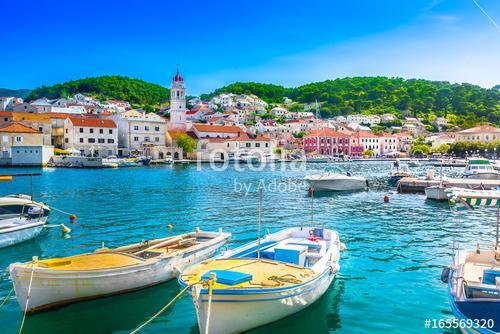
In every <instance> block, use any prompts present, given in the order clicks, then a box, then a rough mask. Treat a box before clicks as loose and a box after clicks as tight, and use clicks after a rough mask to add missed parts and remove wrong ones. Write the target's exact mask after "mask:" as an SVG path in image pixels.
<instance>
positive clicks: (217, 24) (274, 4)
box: [0, 0, 500, 94]
mask: <svg viewBox="0 0 500 334" xmlns="http://www.w3.org/2000/svg"><path fill="white" fill-rule="evenodd" d="M475 1H476V2H477V3H478V4H479V5H480V6H481V7H482V8H483V9H484V10H485V11H486V13H488V15H489V16H490V17H491V18H492V19H493V20H494V21H496V22H497V23H500V1H499V0H475ZM1 21H2V25H1V27H2V28H1V31H2V36H3V39H2V40H3V50H2V52H1V53H0V87H5V88H34V87H37V86H39V85H42V84H44V85H50V84H53V83H58V82H63V81H67V80H71V79H78V78H83V77H89V76H99V75H108V74H109V75H111V74H117V75H127V76H131V77H136V78H140V79H143V80H147V81H151V82H155V83H158V84H161V85H165V86H169V85H170V79H171V76H172V75H173V73H174V72H175V67H176V64H180V69H181V72H182V73H183V74H184V76H185V78H186V83H187V86H188V91H189V92H188V93H190V94H199V93H203V92H209V91H211V90H213V89H215V88H217V87H220V86H222V85H225V84H229V83H231V82H234V81H260V82H267V83H276V84H282V85H285V86H297V85H300V84H304V83H308V82H313V81H319V80H325V79H334V78H338V77H345V76H357V75H385V76H402V77H405V78H424V79H432V80H448V81H451V82H470V83H474V84H478V85H481V86H484V87H492V86H494V85H495V84H499V83H500V28H498V26H495V24H494V23H493V22H491V21H490V19H489V18H488V17H487V16H486V15H485V14H484V13H483V12H482V11H481V10H480V9H479V8H478V7H477V6H476V4H475V3H474V0H378V1H375V0H348V1H346V0H344V1H339V0H321V1H319V0H309V1H295V0H288V1H277V0H252V1H243V0H242V1H215V0H214V1H187V0H184V1H168V0H157V1H150V0H142V1H127V0H121V1H120V0H101V1H96V0H85V1H79V3H78V4H77V1H57V0H37V1H27V0H2V20H1Z"/></svg>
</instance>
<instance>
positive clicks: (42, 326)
mask: <svg viewBox="0 0 500 334" xmlns="http://www.w3.org/2000/svg"><path fill="white" fill-rule="evenodd" d="M342 166H345V168H346V169H348V170H350V171H352V172H353V173H354V174H363V175H365V176H366V177H367V178H368V180H369V182H370V188H371V189H370V191H367V192H357V193H350V194H342V195H339V194H328V195H319V194H317V196H316V195H315V198H314V201H313V203H311V197H310V196H308V195H307V192H306V186H305V184H304V183H303V181H302V177H303V176H305V175H306V174H307V173H310V172H312V171H313V170H318V171H320V170H322V169H323V167H324V166H323V165H317V164H316V165H308V166H307V168H308V170H307V171H304V170H299V171H290V170H287V171H281V170H279V169H278V170H272V168H271V167H266V168H265V169H264V170H263V171H251V170H248V169H245V170H244V171H242V172H239V171H236V170H235V169H234V168H233V167H230V169H228V170H227V171H225V172H216V171H213V170H211V169H210V167H209V166H208V165H206V166H203V167H202V170H197V168H196V166H179V167H170V166H158V167H141V168H129V169H101V170H84V169H43V170H42V169H26V168H24V169H1V170H0V173H17V172H38V171H41V172H42V173H43V175H42V176H39V177H35V178H34V179H33V189H34V195H35V199H36V200H39V201H43V202H46V203H48V204H49V205H51V206H53V207H56V208H59V209H62V210H65V211H67V212H70V213H75V214H76V215H77V216H78V219H77V221H76V222H75V223H74V224H69V223H68V217H67V216H65V215H63V214H61V213H58V212H53V213H52V215H51V216H50V218H49V223H50V224H58V223H65V224H66V225H68V226H69V227H70V228H71V229H72V232H71V234H70V235H71V238H62V237H61V231H60V228H55V227H54V228H47V229H45V230H44V232H42V234H41V235H40V236H39V237H38V238H36V239H34V240H31V241H28V242H25V243H23V244H19V245H16V246H13V247H9V248H5V249H0V268H1V269H2V270H4V269H5V268H6V267H7V266H8V265H9V263H11V262H16V261H29V260H30V259H31V257H32V256H33V255H38V256H39V257H42V258H47V257H54V256H67V255H72V254H77V253H81V252H85V251H91V250H93V249H95V248H97V247H100V246H101V243H102V242H105V244H106V246H108V247H112V246H118V245H124V244H129V243H132V242H137V241H140V240H144V239H150V238H154V237H162V236H167V235H172V234H177V233H184V232H187V231H192V230H194V228H195V227H196V226H199V227H200V228H202V229H207V230H216V229H218V228H219V227H222V228H223V229H224V230H227V231H230V232H232V233H233V238H232V240H231V242H230V244H229V247H235V246H237V245H240V244H242V243H245V242H248V241H250V240H253V239H254V238H255V237H256V231H257V210H258V193H257V191H256V188H257V186H258V185H259V182H263V183H260V185H261V186H262V185H265V186H266V190H267V191H265V192H264V210H263V228H264V230H266V229H269V230H270V231H271V232H275V231H277V230H279V229H282V228H285V227H291V226H297V225H300V224H302V223H304V224H307V222H308V221H310V219H311V206H312V207H313V208H314V209H313V212H314V221H315V222H316V223H317V224H323V223H324V225H325V226H326V227H329V228H333V229H336V230H338V231H339V233H340V236H341V239H342V241H343V242H344V243H345V244H346V245H347V251H345V252H344V253H342V258H341V269H340V273H339V276H338V278H337V279H336V281H335V282H334V284H333V285H332V286H331V287H330V289H329V290H328V292H327V293H326V294H325V296H323V297H322V298H321V299H320V300H319V301H318V302H317V303H315V304H314V305H312V306H311V307H309V308H307V309H306V310H304V311H303V312H300V313H298V314H296V315H294V316H291V317H289V318H286V319H283V320H281V321H279V322H276V323H274V324H271V325H268V326H265V327H262V328H259V329H256V330H254V331H252V333H304V332H307V333H328V332H330V333H367V332H370V333H387V332H392V333H395V332H405V333H422V332H426V331H427V332H433V330H431V329H427V330H425V329H424V320H425V319H442V318H449V317H451V313H450V309H449V306H448V302H447V297H446V287H445V285H444V284H442V283H441V282H440V280H439V277H440V273H441V269H442V267H443V266H444V265H446V264H448V263H449V261H450V255H451V254H452V252H453V251H452V247H453V244H454V243H457V244H459V245H460V246H466V245H468V246H471V245H474V243H475V242H476V241H478V240H480V241H483V242H490V241H491V240H493V237H494V224H495V216H494V213H493V212H491V211H477V212H476V211H475V212H472V213H467V214H466V215H464V214H463V213H462V214H460V215H459V214H457V213H452V212H450V210H449V208H448V205H447V204H446V203H433V202H429V201H427V200H426V199H425V196H423V195H408V194H397V193H396V192H395V190H393V189H389V188H388V187H387V186H386V176H387V172H388V170H389V168H390V163H389V162H366V163H350V164H345V165H342ZM415 171H416V173H417V174H420V175H423V174H425V168H424V167H420V168H417V169H415ZM445 172H446V173H447V174H449V175H453V174H455V175H457V174H459V173H460V172H461V169H450V168H446V169H445ZM235 180H236V181H235ZM235 182H236V184H235ZM242 184H246V185H247V186H248V185H250V186H251V189H250V191H249V192H248V193H246V192H245V191H236V190H239V189H240V188H241V185H242ZM280 185H281V186H280ZM235 187H236V188H237V189H235ZM274 188H277V191H274V190H275V189H274ZM11 193H29V179H26V178H18V179H15V180H14V181H13V182H10V183H1V184H0V195H6V194H11ZM385 194H388V195H389V196H390V202H389V203H384V202H383V196H384V195H385ZM311 204H312V205H311ZM168 224H172V225H174V228H173V229H172V230H169V229H168V228H167V225H168ZM11 286H12V282H11V280H10V278H9V277H8V274H7V273H5V272H4V273H3V274H2V276H1V278H0V296H1V297H2V298H3V297H4V296H5V295H6V294H7V293H8V291H9V290H10V289H11ZM178 291H179V287H178V284H177V282H176V281H171V282H168V283H166V284H162V285H160V286H157V287H154V288H150V289H146V290H142V291H138V292H134V293H130V294H125V295H120V296H116V297H110V298H104V299H99V300H94V301H88V302H82V303H78V304H74V305H70V306H66V307H62V308H60V309H57V310H53V311H47V312H44V313H40V314H36V315H33V316H29V317H28V318H27V320H26V324H25V329H24V331H23V332H24V333H40V334H41V333H69V332H71V333H128V332H130V331H131V330H133V329H135V328H136V327H137V326H138V325H140V324H141V323H142V322H143V321H145V320H146V319H148V318H149V317H150V316H151V315H153V314H154V313H155V312H156V311H158V310H159V309H160V308H161V307H162V306H163V305H165V304H166V303H167V302H168V301H169V300H170V299H171V298H173V296H175V294H177V293H178ZM21 317H22V313H21V310H20V309H19V306H18V304H17V302H16V301H15V297H14V296H12V297H11V298H10V300H9V301H8V302H7V303H6V305H4V306H3V307H2V308H1V309H0V333H17V330H18V328H19V324H20V321H21ZM434 331H436V330H434ZM144 332H145V333H198V328H197V324H196V315H195V311H194V308H193V306H192V303H191V300H190V298H189V296H187V295H186V296H185V297H184V298H182V299H181V300H180V301H179V302H178V303H176V304H175V306H174V307H173V308H171V309H170V310H168V311H167V312H165V313H164V314H163V315H161V316H160V317H159V318H158V319H157V320H156V321H154V322H153V323H152V324H151V325H149V326H147V327H146V329H145V330H144Z"/></svg>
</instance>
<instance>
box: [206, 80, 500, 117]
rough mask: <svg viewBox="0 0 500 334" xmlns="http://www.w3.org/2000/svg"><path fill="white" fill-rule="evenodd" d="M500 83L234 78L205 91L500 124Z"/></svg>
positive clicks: (327, 113)
mask: <svg viewBox="0 0 500 334" xmlns="http://www.w3.org/2000/svg"><path fill="white" fill-rule="evenodd" d="M499 88H500V86H496V87H494V88H491V89H485V88H481V87H479V86H475V85H471V84H467V83H464V84H450V83H449V82H445V81H428V80H419V79H408V80H406V79H402V78H387V77H353V78H342V79H335V80H326V81H322V82H315V83H310V84H307V85H303V86H299V87H296V88H286V87H283V86H277V85H270V84H261V83H255V82H245V83H243V82H236V83H233V84H230V85H228V86H225V87H222V88H219V89H217V90H215V91H214V92H213V93H211V94H206V95H205V96H204V97H207V98H208V97H211V96H213V95H214V94H219V93H223V92H226V93H229V92H231V93H235V94H241V93H244V94H255V95H257V96H259V97H261V98H262V99H264V100H265V101H267V102H274V103H276V102H282V101H283V98H284V97H285V96H286V97H289V98H291V99H292V100H294V101H298V102H303V103H313V102H314V101H316V100H317V101H318V102H319V103H320V104H321V115H322V116H324V117H332V116H338V115H347V114H352V113H367V114H382V113H387V112H390V113H394V114H401V113H405V114H408V115H411V116H419V117H424V118H425V117H426V116H427V115H433V116H447V115H451V116H449V118H452V119H453V116H456V117H455V119H454V122H453V123H455V124H457V125H460V126H470V125H473V124H475V123H477V122H492V123H495V124H500V89H499Z"/></svg>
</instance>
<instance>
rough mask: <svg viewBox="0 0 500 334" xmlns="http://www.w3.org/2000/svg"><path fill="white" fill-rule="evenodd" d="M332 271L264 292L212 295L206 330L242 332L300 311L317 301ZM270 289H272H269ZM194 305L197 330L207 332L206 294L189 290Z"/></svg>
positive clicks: (210, 331) (329, 279)
mask: <svg viewBox="0 0 500 334" xmlns="http://www.w3.org/2000/svg"><path fill="white" fill-rule="evenodd" d="M334 278H335V274H334V273H333V271H331V270H329V269H328V270H326V271H325V272H324V273H323V274H321V275H320V276H318V277H317V278H316V279H314V280H312V282H310V283H309V284H304V285H300V286H295V287H292V288H290V289H286V290H283V289H275V290H277V291H274V292H273V291H269V292H264V293H259V292H257V293H244V294H231V293H229V294H226V293H224V294H220V295H219V294H214V295H213V297H212V304H211V310H210V323H209V328H208V333H213V334H232V333H241V332H244V331H247V330H250V329H252V328H256V327H260V326H262V325H265V324H269V323H271V322H275V321H277V320H280V319H282V318H285V317H287V316H290V315H292V314H294V313H296V312H299V311H301V310H303V309H304V308H306V307H308V306H310V305H311V304H313V303H314V302H315V301H317V300H318V299H319V298H320V297H321V296H322V295H323V294H324V293H325V292H326V290H327V289H328V287H329V286H330V285H331V283H332V281H333V279H334ZM269 290H272V289H269ZM191 294H192V296H193V300H194V304H195V305H199V306H198V308H197V310H196V311H197V312H196V313H197V317H198V325H199V329H200V333H206V328H205V326H206V323H207V315H208V314H207V312H208V295H206V294H198V295H197V290H196V289H193V290H192V291H191Z"/></svg>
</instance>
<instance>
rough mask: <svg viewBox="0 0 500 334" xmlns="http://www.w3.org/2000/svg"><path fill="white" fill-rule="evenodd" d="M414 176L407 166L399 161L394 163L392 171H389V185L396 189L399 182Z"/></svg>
mask: <svg viewBox="0 0 500 334" xmlns="http://www.w3.org/2000/svg"><path fill="white" fill-rule="evenodd" d="M412 176H413V174H412V173H411V172H410V169H409V168H408V165H407V164H404V163H401V161H399V159H397V160H396V161H394V163H393V164H392V167H391V170H390V171H389V180H388V183H389V185H390V186H391V187H395V186H397V185H398V183H399V180H401V179H402V178H404V177H412Z"/></svg>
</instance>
